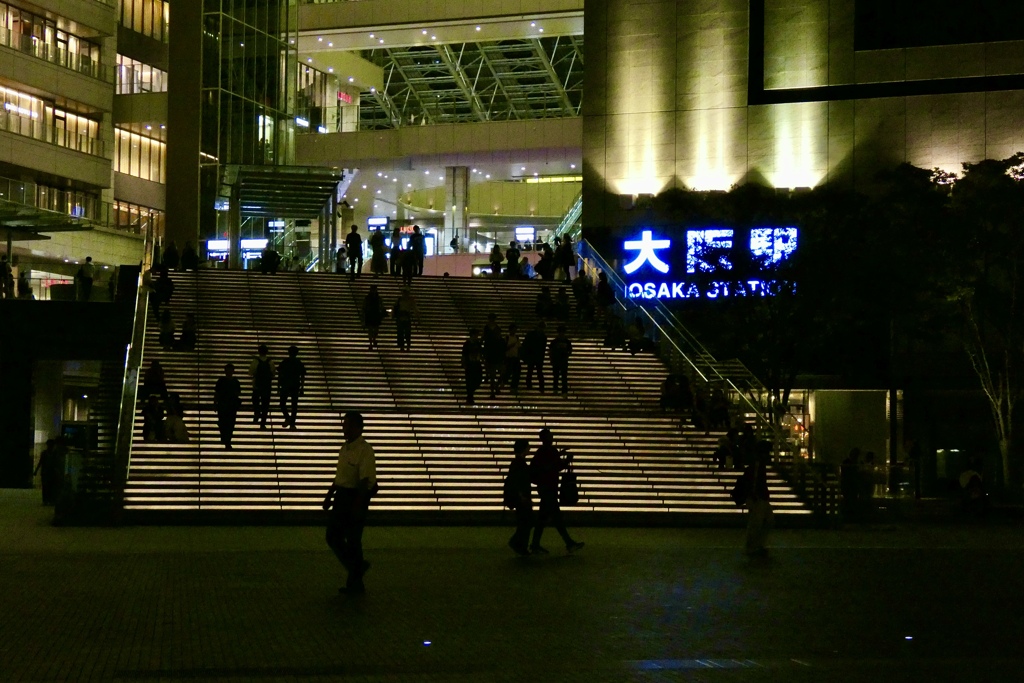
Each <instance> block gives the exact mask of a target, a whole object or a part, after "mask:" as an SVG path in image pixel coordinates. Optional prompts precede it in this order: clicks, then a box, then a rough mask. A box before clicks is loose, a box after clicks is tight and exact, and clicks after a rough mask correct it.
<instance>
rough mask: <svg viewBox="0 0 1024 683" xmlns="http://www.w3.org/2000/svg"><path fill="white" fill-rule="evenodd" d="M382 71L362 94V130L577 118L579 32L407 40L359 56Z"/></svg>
mask: <svg viewBox="0 0 1024 683" xmlns="http://www.w3.org/2000/svg"><path fill="white" fill-rule="evenodd" d="M363 57H364V58H366V59H367V60H369V61H371V62H373V63H374V64H377V65H378V66H381V67H382V68H383V69H384V83H385V88H384V91H376V92H373V93H372V94H364V98H363V106H362V107H361V108H360V109H361V111H360V127H361V128H363V129H364V130H365V129H380V128H399V127H401V126H406V125H430V124H440V123H467V122H480V121H507V120H520V119H538V118H563V117H572V116H579V113H580V106H581V104H582V100H583V36H574V35H566V36H549V37H543V38H541V37H532V38H517V39H508V40H500V41H495V42H479V43H459V44H434V45H413V46H408V47H394V48H379V49H374V50H369V51H366V52H364V53H363Z"/></svg>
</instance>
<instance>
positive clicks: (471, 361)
mask: <svg viewBox="0 0 1024 683" xmlns="http://www.w3.org/2000/svg"><path fill="white" fill-rule="evenodd" d="M482 356H483V345H482V344H481V343H480V333H479V332H478V331H477V329H476V328H475V327H474V328H473V329H471V330H470V331H469V339H467V340H466V341H465V342H464V343H463V344H462V369H463V370H465V371H466V403H467V404H469V405H473V404H474V403H476V401H475V400H473V396H474V395H475V394H476V390H477V389H479V388H480V382H481V380H483V376H484V368H483V364H482V363H481V358H482Z"/></svg>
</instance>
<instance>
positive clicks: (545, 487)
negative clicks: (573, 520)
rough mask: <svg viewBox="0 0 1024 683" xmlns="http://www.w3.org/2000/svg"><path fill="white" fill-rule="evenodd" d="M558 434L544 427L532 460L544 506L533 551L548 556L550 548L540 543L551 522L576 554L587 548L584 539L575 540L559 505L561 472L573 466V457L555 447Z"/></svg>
mask: <svg viewBox="0 0 1024 683" xmlns="http://www.w3.org/2000/svg"><path fill="white" fill-rule="evenodd" d="M554 441H555V439H554V436H553V435H552V434H551V430H550V429H547V428H545V429H542V430H540V444H541V445H540V447H539V448H537V450H536V451H535V452H534V454H533V460H532V461H531V462H530V480H531V481H532V482H533V483H534V485H535V486H536V487H537V494H538V495H539V496H540V508H539V509H538V511H537V526H536V527H534V529H533V542H532V543H531V544H530V552H532V553H533V554H534V555H547V554H548V551H547V550H545V549H544V547H543V546H541V544H540V540H541V536H543V534H544V527H545V526H548V525H551V526H553V527H555V529H556V530H557V531H558V535H559V536H561V537H562V540H563V541H564V542H565V549H566V550H567V551H568V552H570V553H572V552H575V551H577V550H579V549H580V548H582V547H583V543H582V542H580V541H574V540H573V539H572V537H571V536H569V532H568V531H566V529H565V524H564V523H563V522H562V509H561V507H559V504H558V483H559V480H560V472H561V471H562V470H564V469H567V468H568V467H569V464H570V463H571V462H572V456H571V455H569V454H568V452H566V451H565V450H562V451H559V450H558V449H557V448H555V444H554Z"/></svg>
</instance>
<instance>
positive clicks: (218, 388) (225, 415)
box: [213, 363, 242, 450]
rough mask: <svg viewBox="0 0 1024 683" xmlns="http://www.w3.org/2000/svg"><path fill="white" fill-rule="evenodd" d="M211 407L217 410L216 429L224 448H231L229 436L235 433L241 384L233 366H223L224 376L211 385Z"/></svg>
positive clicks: (240, 404)
mask: <svg viewBox="0 0 1024 683" xmlns="http://www.w3.org/2000/svg"><path fill="white" fill-rule="evenodd" d="M213 407H214V409H215V410H216V411H217V429H218V431H220V442H221V443H222V444H224V448H227V449H228V450H231V437H232V436H233V435H234V433H235V422H236V421H237V420H238V409H239V408H241V407H242V385H241V383H239V381H238V379H237V378H236V377H235V366H234V365H232V364H231V363H228V364H227V365H225V366H224V376H223V377H221V378H220V379H218V380H217V384H216V385H214V387H213Z"/></svg>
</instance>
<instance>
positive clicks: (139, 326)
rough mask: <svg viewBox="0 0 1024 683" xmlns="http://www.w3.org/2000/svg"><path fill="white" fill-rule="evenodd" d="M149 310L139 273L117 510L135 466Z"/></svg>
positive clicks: (121, 421)
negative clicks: (132, 467)
mask: <svg viewBox="0 0 1024 683" xmlns="http://www.w3.org/2000/svg"><path fill="white" fill-rule="evenodd" d="M148 311H149V289H148V288H147V287H146V286H145V284H144V279H143V275H142V273H140V274H139V281H138V289H137V291H136V294H135V321H134V323H133V325H132V338H131V342H130V343H129V344H128V350H127V351H126V352H125V362H124V381H123V382H122V384H121V405H120V409H119V411H118V419H117V436H116V439H115V441H114V468H113V472H111V477H110V478H111V482H112V483H113V489H114V491H113V494H114V503H115V510H123V509H124V495H125V487H126V486H127V485H128V470H129V468H130V467H131V458H132V440H133V439H134V436H135V408H136V402H137V400H138V390H139V374H140V370H141V367H142V352H143V349H144V347H145V342H146V316H147V314H148Z"/></svg>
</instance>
